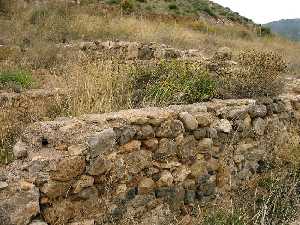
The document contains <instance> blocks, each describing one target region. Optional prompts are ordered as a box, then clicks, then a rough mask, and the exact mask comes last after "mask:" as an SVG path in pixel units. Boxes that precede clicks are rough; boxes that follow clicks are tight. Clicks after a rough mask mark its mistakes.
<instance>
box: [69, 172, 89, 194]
mask: <svg viewBox="0 0 300 225" xmlns="http://www.w3.org/2000/svg"><path fill="white" fill-rule="evenodd" d="M93 184H94V178H93V177H91V176H87V175H82V176H81V177H80V178H79V180H78V181H76V183H75V184H74V185H73V187H74V191H73V192H74V193H75V194H76V193H79V192H80V191H82V190H83V189H84V188H87V187H91V186H92V185H93Z"/></svg>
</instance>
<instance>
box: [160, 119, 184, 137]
mask: <svg viewBox="0 0 300 225" xmlns="http://www.w3.org/2000/svg"><path fill="white" fill-rule="evenodd" d="M183 132H184V126H183V123H182V122H181V121H180V120H167V121H166V122H164V123H162V124H161V126H160V127H159V128H158V129H157V131H156V136H157V137H165V138H175V137H177V136H178V135H179V134H181V133H183Z"/></svg>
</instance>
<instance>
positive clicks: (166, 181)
mask: <svg viewBox="0 0 300 225" xmlns="http://www.w3.org/2000/svg"><path fill="white" fill-rule="evenodd" d="M173 180H174V178H173V176H172V174H171V173H170V172H169V171H167V170H164V171H163V172H162V173H161V174H160V178H159V180H158V181H157V183H156V184H157V186H158V187H170V186H171V185H172V184H173Z"/></svg>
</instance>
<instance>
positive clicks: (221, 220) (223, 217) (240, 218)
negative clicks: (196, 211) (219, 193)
mask: <svg viewBox="0 0 300 225" xmlns="http://www.w3.org/2000/svg"><path fill="white" fill-rule="evenodd" d="M246 224H247V223H246V221H245V218H244V215H243V214H242V213H240V212H237V211H234V212H232V213H229V212H225V211H221V210H219V211H217V212H213V213H211V214H209V215H207V216H206V217H205V218H204V222H203V225H246Z"/></svg>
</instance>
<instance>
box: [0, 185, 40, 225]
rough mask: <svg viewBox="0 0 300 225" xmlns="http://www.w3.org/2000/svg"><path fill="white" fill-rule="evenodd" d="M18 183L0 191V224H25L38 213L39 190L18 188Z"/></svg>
mask: <svg viewBox="0 0 300 225" xmlns="http://www.w3.org/2000/svg"><path fill="white" fill-rule="evenodd" d="M17 186H18V185H16V186H15V185H11V187H10V188H9V189H4V190H1V191H0V219H1V221H0V224H1V225H2V224H3V225H27V224H29V223H30V222H31V218H33V217H35V216H36V215H38V214H39V213H40V206H39V198H40V194H39V190H38V188H36V187H33V188H32V189H30V190H26V191H23V190H18V187H17Z"/></svg>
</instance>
